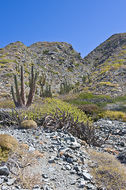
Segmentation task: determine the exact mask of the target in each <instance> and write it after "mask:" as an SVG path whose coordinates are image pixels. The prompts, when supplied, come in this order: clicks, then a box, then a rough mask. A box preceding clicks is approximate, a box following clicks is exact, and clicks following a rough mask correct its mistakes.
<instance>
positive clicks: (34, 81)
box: [26, 66, 37, 107]
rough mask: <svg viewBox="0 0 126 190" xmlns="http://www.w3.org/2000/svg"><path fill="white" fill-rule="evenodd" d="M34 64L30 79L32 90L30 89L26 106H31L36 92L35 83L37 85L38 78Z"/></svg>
mask: <svg viewBox="0 0 126 190" xmlns="http://www.w3.org/2000/svg"><path fill="white" fill-rule="evenodd" d="M33 69H34V68H33V66H32V68H31V80H30V91H29V95H28V101H27V104H26V106H27V107H29V106H30V105H31V103H32V100H33V97H34V94H35V85H36V80H37V73H35V77H34V71H33Z"/></svg>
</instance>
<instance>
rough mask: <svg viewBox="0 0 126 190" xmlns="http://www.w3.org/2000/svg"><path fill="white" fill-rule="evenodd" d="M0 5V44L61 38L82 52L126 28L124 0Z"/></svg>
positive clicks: (7, 0)
mask: <svg viewBox="0 0 126 190" xmlns="http://www.w3.org/2000/svg"><path fill="white" fill-rule="evenodd" d="M0 7H1V11H0V26H1V27H0V47H4V46H5V45H7V44H9V43H11V42H15V41H22V42H23V43H24V44H25V45H31V44H32V43H35V42H38V41H61V42H63V41H64V42H68V43H71V44H72V45H73V47H74V49H75V50H76V51H78V52H80V53H81V55H82V56H86V55H87V54H88V53H89V52H90V51H92V50H93V49H94V48H95V47H96V46H98V45H99V44H100V43H102V42H103V41H105V40H106V39H107V38H109V37H110V36H111V35H112V34H115V33H122V32H126V0H0Z"/></svg>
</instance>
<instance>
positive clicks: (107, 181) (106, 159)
mask: <svg viewBox="0 0 126 190" xmlns="http://www.w3.org/2000/svg"><path fill="white" fill-rule="evenodd" d="M89 153H90V157H91V159H92V160H93V161H94V162H95V163H96V166H94V167H92V169H91V173H92V175H93V177H94V178H95V181H96V183H97V184H98V185H99V186H103V187H105V189H107V190H120V189H121V190H125V189H126V168H125V166H123V165H122V164H121V163H120V162H119V161H117V160H116V158H115V157H114V156H113V155H110V154H109V153H103V152H96V151H95V150H91V151H89Z"/></svg>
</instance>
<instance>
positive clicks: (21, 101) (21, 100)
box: [11, 66, 37, 107]
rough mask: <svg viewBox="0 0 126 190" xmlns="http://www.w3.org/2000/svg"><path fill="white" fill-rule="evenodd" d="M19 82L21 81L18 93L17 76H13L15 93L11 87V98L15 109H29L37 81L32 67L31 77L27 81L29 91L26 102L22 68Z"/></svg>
mask: <svg viewBox="0 0 126 190" xmlns="http://www.w3.org/2000/svg"><path fill="white" fill-rule="evenodd" d="M20 80H21V90H20V91H19V87H18V81H17V76H16V75H14V83H15V91H16V93H15V92H14V88H13V86H11V93H12V98H13V101H14V104H15V106H16V107H29V106H30V105H31V103H32V100H33V97H34V94H35V86H36V81H37V72H36V73H35V74H34V68H33V66H32V67H31V77H30V81H29V87H30V90H29V94H28V99H27V101H26V100H25V90H24V75H23V66H21V79H20Z"/></svg>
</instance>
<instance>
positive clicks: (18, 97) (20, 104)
mask: <svg viewBox="0 0 126 190" xmlns="http://www.w3.org/2000/svg"><path fill="white" fill-rule="evenodd" d="M14 82H15V89H16V97H17V102H18V105H19V107H22V100H21V97H20V93H19V88H18V82H17V76H16V75H14Z"/></svg>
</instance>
